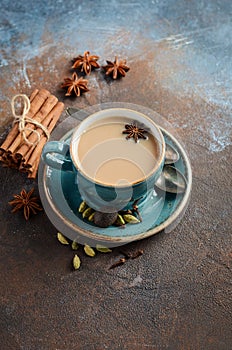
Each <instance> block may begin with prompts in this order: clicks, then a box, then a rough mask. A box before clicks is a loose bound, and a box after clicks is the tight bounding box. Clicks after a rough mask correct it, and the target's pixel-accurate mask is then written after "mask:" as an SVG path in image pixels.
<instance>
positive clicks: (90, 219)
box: [88, 212, 95, 221]
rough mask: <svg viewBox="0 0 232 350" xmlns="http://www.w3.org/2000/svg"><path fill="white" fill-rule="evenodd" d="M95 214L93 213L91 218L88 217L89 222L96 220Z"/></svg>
mask: <svg viewBox="0 0 232 350" xmlns="http://www.w3.org/2000/svg"><path fill="white" fill-rule="evenodd" d="M94 214H95V212H93V213H92V214H90V216H89V217H88V220H89V221H93V219H94Z"/></svg>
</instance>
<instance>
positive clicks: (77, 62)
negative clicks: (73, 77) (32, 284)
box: [72, 51, 100, 75]
mask: <svg viewBox="0 0 232 350" xmlns="http://www.w3.org/2000/svg"><path fill="white" fill-rule="evenodd" d="M98 59H99V56H96V55H90V53H89V51H85V52H84V55H83V56H82V55H79V56H77V57H76V58H74V59H73V61H74V63H73V66H72V68H81V72H83V71H84V72H85V74H87V75H88V74H90V73H91V69H92V68H100V65H99V64H98V63H97V60H98Z"/></svg>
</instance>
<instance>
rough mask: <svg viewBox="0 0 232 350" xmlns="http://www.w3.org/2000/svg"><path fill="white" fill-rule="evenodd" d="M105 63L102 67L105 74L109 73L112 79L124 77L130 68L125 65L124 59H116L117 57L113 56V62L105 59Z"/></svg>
mask: <svg viewBox="0 0 232 350" xmlns="http://www.w3.org/2000/svg"><path fill="white" fill-rule="evenodd" d="M106 62H107V65H106V66H103V69H104V70H105V72H106V75H111V76H112V78H113V79H117V78H119V77H125V75H126V73H127V72H128V71H129V70H130V67H128V66H127V65H126V60H118V57H117V56H116V57H115V60H114V62H111V61H107V60H106Z"/></svg>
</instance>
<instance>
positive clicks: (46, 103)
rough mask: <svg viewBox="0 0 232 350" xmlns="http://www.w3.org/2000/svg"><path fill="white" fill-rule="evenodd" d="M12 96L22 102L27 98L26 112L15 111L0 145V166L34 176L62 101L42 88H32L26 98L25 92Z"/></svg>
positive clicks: (59, 111) (59, 113)
mask: <svg viewBox="0 0 232 350" xmlns="http://www.w3.org/2000/svg"><path fill="white" fill-rule="evenodd" d="M15 97H18V98H21V99H22V101H21V102H24V103H25V101H26V102H27V101H28V102H27V103H28V104H30V106H28V107H29V108H28V112H27V113H25V114H24V113H23V114H22V115H20V116H17V115H15V117H16V118H15V121H14V125H13V127H12V129H11V130H10V132H9V133H8V135H7V137H6V139H5V141H4V142H3V144H2V145H1V146H0V161H1V162H2V164H3V166H5V167H10V168H16V169H18V170H19V171H21V172H26V173H27V174H28V177H29V178H32V179H34V178H36V175H37V171H38V166H39V161H40V156H41V153H42V149H43V146H44V145H45V143H46V142H47V140H48V136H49V135H48V134H50V133H51V132H52V130H53V129H54V127H55V125H56V123H57V121H58V119H59V118H60V115H61V113H62V111H63V109H64V104H63V103H62V102H58V99H57V98H56V97H55V96H54V95H51V94H50V92H49V91H47V90H45V89H41V90H38V89H35V90H34V91H33V92H32V94H31V96H30V98H29V99H28V97H27V96H26V95H16V96H14V98H15ZM24 107H25V105H24ZM12 112H13V110H12ZM22 123H23V125H22ZM20 127H21V129H20ZM41 127H42V128H41ZM44 131H46V134H45V132H44Z"/></svg>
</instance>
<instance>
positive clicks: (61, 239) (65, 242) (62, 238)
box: [57, 232, 69, 244]
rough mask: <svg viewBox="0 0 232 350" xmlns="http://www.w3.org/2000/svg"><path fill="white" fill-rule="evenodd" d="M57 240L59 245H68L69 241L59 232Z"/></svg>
mask: <svg viewBox="0 0 232 350" xmlns="http://www.w3.org/2000/svg"><path fill="white" fill-rule="evenodd" d="M57 239H58V241H59V242H60V243H61V244H69V241H68V240H67V239H66V238H65V237H64V236H63V235H62V233H60V232H57Z"/></svg>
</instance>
